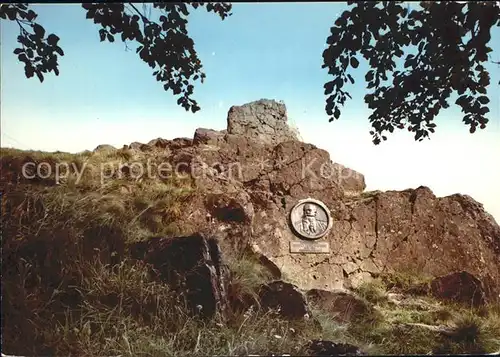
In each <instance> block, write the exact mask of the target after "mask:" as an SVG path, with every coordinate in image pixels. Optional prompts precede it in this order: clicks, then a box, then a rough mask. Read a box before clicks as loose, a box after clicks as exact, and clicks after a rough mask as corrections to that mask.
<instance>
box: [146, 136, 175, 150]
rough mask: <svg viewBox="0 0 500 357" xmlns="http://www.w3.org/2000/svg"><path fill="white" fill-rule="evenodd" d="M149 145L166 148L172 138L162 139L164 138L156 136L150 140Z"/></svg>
mask: <svg viewBox="0 0 500 357" xmlns="http://www.w3.org/2000/svg"><path fill="white" fill-rule="evenodd" d="M147 145H148V146H151V147H156V148H160V149H165V148H167V147H168V146H169V145H170V140H167V139H162V138H156V139H153V140H151V141H150V142H148V144H147Z"/></svg>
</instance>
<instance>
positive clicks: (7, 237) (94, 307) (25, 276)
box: [1, 149, 500, 356]
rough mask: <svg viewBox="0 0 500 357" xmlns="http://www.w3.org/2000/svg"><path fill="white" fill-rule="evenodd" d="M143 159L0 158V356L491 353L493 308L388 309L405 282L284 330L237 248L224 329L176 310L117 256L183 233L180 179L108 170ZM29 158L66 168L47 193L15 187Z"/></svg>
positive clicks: (142, 270)
mask: <svg viewBox="0 0 500 357" xmlns="http://www.w3.org/2000/svg"><path fill="white" fill-rule="evenodd" d="M138 155H143V156H138ZM155 155H156V156H154V157H146V156H144V154H142V153H139V154H137V153H135V152H133V151H129V150H123V149H119V150H111V151H109V150H102V151H98V152H95V153H93V152H84V153H80V154H75V155H72V154H67V153H42V152H23V151H19V150H11V149H8V150H6V149H2V159H1V167H2V172H1V179H2V180H1V185H2V191H3V195H2V216H1V224H2V229H3V232H2V233H3V236H2V315H1V318H2V332H3V333H2V347H3V352H4V353H6V354H15V355H78V356H80V355H88V356H102V355H108V356H118V355H121V356H165V355H167V356H173V355H248V354H261V355H262V354H265V355H269V354H271V353H281V354H283V353H289V354H301V347H302V346H303V345H305V343H306V342H307V341H308V340H310V339H326V340H332V341H335V342H344V343H350V344H354V345H357V346H359V347H361V348H362V349H363V350H365V351H366V352H369V353H374V354H416V353H428V352H429V351H434V352H435V351H444V352H443V353H464V352H475V351H486V352H494V351H497V350H498V349H499V348H500V326H499V325H500V323H499V322H498V321H500V308H499V307H498V306H496V305H494V306H488V307H486V308H484V309H483V311H477V310H467V309H465V308H463V307H461V306H458V305H452V304H444V303H440V302H438V301H436V300H433V299H432V298H430V297H426V296H423V297H420V298H421V299H424V300H425V301H426V305H425V306H429V308H428V309H423V310H422V309H417V308H416V307H415V306H413V305H411V304H410V305H398V306H394V305H393V304H391V302H390V299H389V291H390V290H391V289H401V290H405V289H407V288H409V287H411V286H412V285H413V284H415V283H418V282H422V281H424V280H425V279H423V280H422V279H421V278H417V277H415V276H412V275H411V274H410V273H408V272H406V273H405V272H400V273H397V274H393V275H390V276H389V275H388V276H384V277H381V278H380V279H375V280H374V281H372V282H370V283H365V284H362V285H361V286H360V287H359V288H357V289H356V294H357V295H358V296H359V297H360V298H362V299H365V300H366V301H368V302H369V303H370V304H372V305H373V307H374V310H373V313H370V314H369V316H365V317H363V318H361V319H358V320H356V321H353V322H351V323H347V324H340V323H338V322H336V321H335V320H334V319H333V317H332V316H331V315H329V314H328V313H327V312H325V311H321V310H318V309H313V317H314V318H313V319H309V320H305V321H299V322H290V321H285V320H283V319H281V318H279V317H276V315H275V314H272V313H270V312H267V311H265V310H263V309H260V307H259V305H258V303H257V301H258V299H257V289H258V287H259V286H260V285H261V284H263V283H266V282H268V281H270V280H272V276H271V274H270V273H269V272H268V271H267V270H266V269H265V268H263V267H262V265H261V264H260V263H259V262H258V260H257V259H256V258H255V257H253V256H252V255H250V254H247V253H239V252H235V251H226V252H224V253H225V258H226V260H227V263H228V265H229V268H230V270H231V284H230V300H231V302H232V307H233V309H232V310H233V311H232V314H231V316H230V319H229V321H225V322H223V321H221V320H220V319H219V318H217V317H216V318H214V319H212V320H208V321H207V320H205V321H201V320H197V319H196V318H193V317H191V316H190V315H189V314H188V313H187V309H186V308H185V302H184V301H181V300H179V297H178V296H177V295H176V294H174V293H173V292H172V291H170V290H169V288H168V286H165V285H163V284H161V283H159V282H158V281H156V280H155V279H154V277H152V276H150V270H149V269H148V267H147V266H146V265H145V264H143V263H141V262H140V261H135V260H132V259H131V258H129V257H128V255H127V249H126V244H127V243H129V242H134V241H141V240H144V239H147V238H149V237H151V236H157V235H162V236H176V235H180V234H184V232H183V227H182V226H180V227H179V226H178V225H177V224H176V221H177V220H178V218H179V216H180V214H181V213H182V208H183V207H184V206H185V205H186V204H188V203H189V200H190V198H192V197H193V196H194V195H197V194H198V192H197V190H196V188H195V187H193V185H192V183H191V181H190V180H189V179H178V178H168V179H158V178H144V177H143V178H137V177H135V178H134V177H130V175H129V176H126V175H121V177H120V173H119V171H118V169H119V167H120V165H123V164H124V163H127V162H131V161H132V160H135V161H140V162H144V160H146V159H151V160H153V161H154V162H156V163H159V162H160V161H161V160H163V159H164V158H162V157H161V154H160V153H156V154H155ZM141 160H142V161H141ZM27 161H33V162H37V163H40V162H48V163H50V165H51V166H50V167H51V170H52V171H53V169H54V168H55V167H56V166H55V165H56V164H58V163H59V164H61V163H64V162H66V163H69V164H70V165H69V166H68V167H69V168H70V171H69V173H68V175H66V177H65V178H64V179H63V180H60V182H59V184H57V185H55V184H54V182H55V176H54V175H53V172H52V175H48V177H47V178H46V179H43V180H39V181H28V182H23V181H22V180H19V176H20V175H19V173H20V169H21V168H22V165H23V163H25V162H27ZM101 166H102V167H107V168H109V170H111V171H109V172H107V173H106V174H107V177H108V176H109V177H112V178H109V179H106V180H104V181H102V177H101V173H100V168H101ZM83 168H85V170H83V171H82V169H83ZM82 172H83V174H82ZM45 173H47V174H48V172H45ZM79 175H81V176H79ZM79 177H80V178H79ZM412 323H422V324H428V325H446V326H452V327H455V328H456V331H457V333H456V334H455V335H454V336H453V338H451V337H446V336H441V335H439V334H437V333H436V332H434V331H430V330H428V329H425V328H421V327H416V326H411V325H408V324H412Z"/></svg>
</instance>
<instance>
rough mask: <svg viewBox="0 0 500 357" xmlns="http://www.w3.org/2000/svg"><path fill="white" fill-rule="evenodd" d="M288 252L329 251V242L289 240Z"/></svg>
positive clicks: (317, 252)
mask: <svg viewBox="0 0 500 357" xmlns="http://www.w3.org/2000/svg"><path fill="white" fill-rule="evenodd" d="M290 253H316V254H319V253H330V243H328V242H310V241H309V242H308V241H295V242H290Z"/></svg>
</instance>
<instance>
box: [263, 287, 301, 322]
mask: <svg viewBox="0 0 500 357" xmlns="http://www.w3.org/2000/svg"><path fill="white" fill-rule="evenodd" d="M259 299H260V304H261V307H262V308H264V309H270V310H274V311H276V312H277V313H278V314H279V315H280V316H281V317H283V318H285V319H289V320H300V319H304V318H309V317H310V311H309V308H308V306H307V302H306V298H305V296H304V294H302V292H300V291H299V289H298V288H297V286H295V285H293V284H290V283H286V282H284V281H281V280H278V281H273V282H271V283H269V284H266V285H263V286H262V287H261V288H260V291H259Z"/></svg>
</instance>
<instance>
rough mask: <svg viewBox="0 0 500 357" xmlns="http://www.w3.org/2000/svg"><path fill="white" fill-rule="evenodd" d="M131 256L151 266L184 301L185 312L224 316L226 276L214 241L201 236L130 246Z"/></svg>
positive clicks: (225, 311) (151, 241)
mask: <svg viewBox="0 0 500 357" xmlns="http://www.w3.org/2000/svg"><path fill="white" fill-rule="evenodd" d="M130 251H131V253H132V256H133V257H134V258H136V259H143V260H144V261H145V262H147V263H149V264H151V265H152V266H153V267H154V269H155V270H156V271H158V273H159V277H160V279H161V280H162V281H164V282H166V283H168V284H169V285H171V286H172V287H173V288H174V289H176V290H178V291H179V294H181V295H183V296H184V297H185V298H186V302H187V305H188V307H189V309H190V310H191V311H192V312H193V313H196V314H200V315H201V316H204V317H212V316H214V315H216V314H218V315H220V316H222V317H224V316H226V315H227V308H228V297H227V285H228V279H229V275H228V274H229V272H228V268H227V266H225V264H224V262H223V261H222V253H221V251H220V248H219V245H218V242H217V239H215V238H206V237H204V236H203V235H201V234H194V235H192V236H187V237H176V238H156V239H151V240H149V241H147V242H139V243H135V244H133V245H131V246H130Z"/></svg>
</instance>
